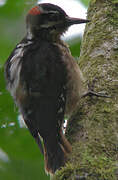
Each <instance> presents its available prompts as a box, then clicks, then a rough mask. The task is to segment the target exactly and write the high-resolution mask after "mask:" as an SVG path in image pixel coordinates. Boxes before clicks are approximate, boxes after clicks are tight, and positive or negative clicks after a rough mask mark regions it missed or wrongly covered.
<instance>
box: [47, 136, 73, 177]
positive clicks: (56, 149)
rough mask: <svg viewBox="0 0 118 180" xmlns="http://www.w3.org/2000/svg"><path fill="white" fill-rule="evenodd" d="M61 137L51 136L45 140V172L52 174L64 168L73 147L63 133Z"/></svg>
mask: <svg viewBox="0 0 118 180" xmlns="http://www.w3.org/2000/svg"><path fill="white" fill-rule="evenodd" d="M59 136H60V137H56V136H51V137H48V138H47V139H46V140H44V158H45V170H46V171H47V172H48V173H51V174H54V173H55V171H56V170H57V169H60V167H62V166H64V164H65V162H66V160H67V155H68V153H70V152H71V145H70V143H69V142H68V141H67V139H66V138H65V136H64V135H63V134H62V133H60V135H59Z"/></svg>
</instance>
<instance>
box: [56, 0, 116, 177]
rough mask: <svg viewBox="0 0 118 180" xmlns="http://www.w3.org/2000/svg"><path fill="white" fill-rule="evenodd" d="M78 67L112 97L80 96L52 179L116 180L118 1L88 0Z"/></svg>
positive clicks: (100, 89)
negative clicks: (63, 157) (63, 160)
mask: <svg viewBox="0 0 118 180" xmlns="http://www.w3.org/2000/svg"><path fill="white" fill-rule="evenodd" d="M87 18H88V19H89V20H91V22H90V23H88V24H87V25H86V29H85V33H84V37H83V42H82V48H81V55H80V60H79V66H80V69H81V70H82V72H83V75H84V77H85V86H87V84H89V85H90V86H92V85H94V91H96V92H102V93H107V94H108V95H110V96H111V98H100V97H99V98H98V97H85V98H82V99H81V100H80V103H79V107H78V110H77V112H76V113H75V114H73V115H72V116H71V118H70V119H69V123H68V127H67V132H66V135H67V137H68V139H69V140H70V142H71V144H72V147H73V152H72V154H70V156H69V160H68V162H67V164H66V165H65V167H63V168H62V169H61V170H59V171H57V173H56V175H55V176H54V177H53V179H55V180H66V179H67V180H80V179H81V180H118V0H91V2H90V5H89V8H88V17H87Z"/></svg>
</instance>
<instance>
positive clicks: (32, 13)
mask: <svg viewBox="0 0 118 180" xmlns="http://www.w3.org/2000/svg"><path fill="white" fill-rule="evenodd" d="M29 14H31V15H38V14H41V11H40V10H39V6H35V7H33V8H32V9H31V10H30V11H29Z"/></svg>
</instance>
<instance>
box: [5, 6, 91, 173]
mask: <svg viewBox="0 0 118 180" xmlns="http://www.w3.org/2000/svg"><path fill="white" fill-rule="evenodd" d="M87 22H89V20H87V19H80V18H74V17H70V16H68V15H67V14H66V12H65V11H64V10H63V9H62V8H60V7H59V6H57V5H54V4H50V3H41V4H37V5H36V6H34V7H32V8H31V9H30V10H29V12H28V14H27V16H26V30H27V31H26V34H25V35H24V38H23V39H22V40H21V42H20V43H18V44H17V45H16V47H15V49H14V50H13V51H12V52H11V54H10V56H9V57H8V59H7V61H6V62H5V67H4V69H5V79H6V86H7V89H8V91H9V92H10V93H11V96H12V97H13V99H14V102H15V104H16V106H18V109H19V112H20V113H21V114H22V116H23V119H24V122H25V124H26V126H27V128H28V129H29V131H30V133H31V135H32V136H33V138H34V139H35V141H36V143H37V144H38V146H39V148H40V151H41V152H42V154H43V155H44V162H45V170H46V171H47V172H48V173H50V174H55V172H56V170H58V169H60V168H61V167H63V166H64V165H65V163H66V162H67V160H68V157H69V154H70V153H71V152H72V147H71V144H70V142H69V141H68V140H67V139H66V137H65V135H64V133H63V124H64V117H65V116H70V115H71V114H72V113H73V111H74V110H75V109H76V107H77V105H78V102H79V99H80V96H81V93H82V89H83V87H82V83H83V77H82V73H81V71H80V68H79V66H78V64H77V62H76V61H75V59H74V58H73V57H72V55H71V52H70V50H69V47H68V45H67V44H66V43H65V42H64V41H63V40H62V38H61V37H62V35H63V34H64V33H65V32H66V31H67V30H68V28H69V27H70V26H71V25H74V24H81V23H87Z"/></svg>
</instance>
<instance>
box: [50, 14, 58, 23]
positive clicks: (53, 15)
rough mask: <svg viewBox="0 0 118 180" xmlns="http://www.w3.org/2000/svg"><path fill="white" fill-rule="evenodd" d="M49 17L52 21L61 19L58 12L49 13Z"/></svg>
mask: <svg viewBox="0 0 118 180" xmlns="http://www.w3.org/2000/svg"><path fill="white" fill-rule="evenodd" d="M48 18H49V20H51V21H57V20H59V14H57V13H49V16H48Z"/></svg>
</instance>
